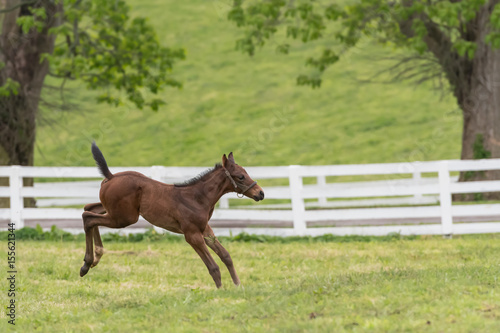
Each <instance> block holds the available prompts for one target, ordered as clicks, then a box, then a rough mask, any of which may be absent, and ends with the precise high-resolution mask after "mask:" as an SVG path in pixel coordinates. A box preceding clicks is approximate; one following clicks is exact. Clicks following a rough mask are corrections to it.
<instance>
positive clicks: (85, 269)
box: [80, 265, 90, 277]
mask: <svg viewBox="0 0 500 333" xmlns="http://www.w3.org/2000/svg"><path fill="white" fill-rule="evenodd" d="M89 269H90V267H88V266H86V265H83V266H82V268H80V277H84V276H85V274H87V273H88V271H89Z"/></svg>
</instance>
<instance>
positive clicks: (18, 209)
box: [9, 165, 24, 229]
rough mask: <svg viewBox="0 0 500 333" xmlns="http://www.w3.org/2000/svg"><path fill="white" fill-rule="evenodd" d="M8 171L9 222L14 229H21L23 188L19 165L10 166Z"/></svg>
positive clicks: (22, 223)
mask: <svg viewBox="0 0 500 333" xmlns="http://www.w3.org/2000/svg"><path fill="white" fill-rule="evenodd" d="M10 170H11V172H10V177H9V187H10V222H11V223H14V226H15V228H16V229H21V228H22V227H24V220H23V217H22V210H23V207H24V200H23V197H21V190H22V187H23V178H22V176H21V167H20V166H19V165H12V166H11V167H10Z"/></svg>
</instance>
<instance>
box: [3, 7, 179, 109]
mask: <svg viewBox="0 0 500 333" xmlns="http://www.w3.org/2000/svg"><path fill="white" fill-rule="evenodd" d="M56 2H57V4H58V6H60V7H59V8H60V10H58V11H57V13H56V14H55V17H47V16H48V15H47V14H46V8H45V7H44V5H43V3H35V4H33V5H32V6H31V7H30V8H29V10H30V13H31V15H24V16H20V17H18V19H17V24H18V25H19V26H20V27H21V31H22V33H23V34H25V35H26V36H28V37H29V34H30V33H36V32H39V33H40V32H42V31H43V29H44V27H46V25H47V24H48V22H49V20H54V19H55V20H58V21H59V22H60V23H59V24H57V25H56V26H55V27H52V28H50V29H49V30H48V33H49V34H54V35H55V36H56V43H55V48H54V51H53V52H52V53H51V54H44V55H43V56H42V60H44V59H47V60H48V61H49V62H50V72H49V74H50V75H52V76H55V77H58V78H62V79H63V80H66V79H78V80H81V81H83V82H84V83H85V84H86V86H87V88H89V89H91V90H98V91H101V92H102V93H101V94H100V95H99V97H98V100H99V101H100V102H106V103H109V104H112V105H119V104H120V103H122V99H123V97H122V96H123V95H125V98H126V99H128V100H129V101H131V102H133V103H134V104H135V106H137V107H138V108H140V109H142V108H144V107H150V108H151V109H153V110H158V107H159V106H160V105H161V104H164V103H165V102H164V101H163V100H162V99H160V98H149V96H150V95H157V94H158V93H159V92H160V90H161V89H163V88H164V87H165V86H172V87H177V88H181V83H180V82H179V81H177V80H175V79H174V78H173V77H172V76H171V71H172V67H173V65H174V63H175V61H177V60H181V59H184V58H185V53H184V50H183V49H172V48H168V47H163V46H161V45H160V43H159V41H158V37H157V35H156V33H155V31H154V29H153V28H152V27H151V25H150V24H148V21H147V19H145V18H141V17H134V18H132V17H131V16H130V13H129V7H128V6H127V4H126V3H125V1H123V0H116V1H108V0H57V1H56ZM0 66H1V64H0ZM0 70H1V67H0ZM18 89H19V86H18V84H16V82H13V81H12V80H9V81H7V82H6V83H4V85H3V87H0V95H2V94H9V93H14V94H17V90H18ZM120 92H121V93H120Z"/></svg>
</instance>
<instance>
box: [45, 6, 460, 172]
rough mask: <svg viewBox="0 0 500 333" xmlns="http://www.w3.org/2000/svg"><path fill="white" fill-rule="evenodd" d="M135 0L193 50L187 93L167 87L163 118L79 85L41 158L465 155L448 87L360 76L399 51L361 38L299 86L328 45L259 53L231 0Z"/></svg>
mask: <svg viewBox="0 0 500 333" xmlns="http://www.w3.org/2000/svg"><path fill="white" fill-rule="evenodd" d="M128 2H129V4H130V5H131V7H132V10H133V14H134V15H141V16H145V17H149V18H150V22H151V23H152V24H153V25H154V27H155V28H156V30H157V32H158V36H159V38H160V40H161V42H162V43H163V44H164V45H168V46H174V47H184V48H185V49H186V52H187V59H186V60H185V61H183V62H180V63H178V64H177V65H176V66H175V68H174V74H175V75H176V77H177V78H178V79H179V80H181V81H182V82H183V83H184V88H183V89H182V90H180V91H179V90H174V89H168V90H166V91H164V92H163V93H162V96H163V97H164V98H165V100H166V101H167V102H168V105H166V106H164V107H163V108H162V109H161V110H160V111H159V112H157V113H155V112H152V111H148V110H144V111H140V110H136V109H135V108H133V107H131V106H130V105H123V106H121V107H119V108H113V107H110V106H107V105H97V104H96V103H95V96H96V93H94V92H89V91H87V90H86V89H85V87H83V86H82V85H79V84H78V83H74V84H70V85H69V86H70V87H71V89H70V90H69V91H68V92H67V94H66V99H67V100H68V101H70V102H72V103H73V104H74V107H72V108H71V109H70V110H68V111H65V112H60V111H58V110H57V109H55V108H45V109H44V110H43V111H42V112H41V118H40V119H41V121H40V124H41V125H40V127H39V128H38V131H37V149H36V156H35V163H36V165H49V166H51V165H54V166H56V165H57V166H63V165H67V166H76V165H88V166H91V165H94V162H93V160H92V157H91V154H90V142H91V141H92V139H95V140H96V141H97V142H98V144H99V146H100V147H101V149H102V150H103V152H104V155H105V156H106V158H107V159H108V162H109V164H110V165H121V166H133V165H182V166H187V165H207V166H208V165H213V163H216V162H218V161H220V157H221V156H222V154H223V153H228V152H229V151H234V153H235V157H236V160H237V161H238V162H240V164H242V165H289V164H308V165H314V164H344V163H367V162H399V161H414V160H436V159H456V158H459V157H460V150H461V145H460V140H461V113H460V112H457V107H456V103H455V101H454V100H453V98H452V97H451V95H450V94H445V95H444V97H443V96H442V93H441V91H440V90H439V89H438V88H436V87H433V86H432V85H431V84H430V83H429V84H424V85H419V86H416V85H415V84H413V83H393V84H381V83H362V82H361V81H362V80H365V79H367V78H370V77H372V75H373V74H374V73H376V72H378V71H379V70H380V69H382V68H384V67H388V66H389V65H390V64H393V63H394V62H393V61H389V60H383V58H386V57H390V56H394V55H395V53H394V51H393V50H392V49H391V48H390V47H387V48H382V47H380V46H377V45H374V43H373V42H372V41H370V40H365V41H363V42H362V43H360V45H359V46H358V47H357V48H355V49H353V50H351V51H350V52H348V53H347V55H346V56H345V57H344V59H342V61H341V62H339V63H338V64H336V65H335V66H334V67H333V68H332V69H331V70H329V71H328V72H327V73H326V75H325V76H324V82H323V86H322V87H321V89H316V90H312V89H310V88H305V87H298V86H297V85H296V84H295V82H296V77H297V76H298V75H299V74H303V73H308V71H309V70H310V69H309V68H307V67H305V66H304V63H305V59H306V58H307V57H309V56H313V55H315V54H316V52H319V51H320V48H319V45H315V44H312V45H301V44H296V45H294V46H293V50H294V51H293V52H292V53H291V54H290V55H288V56H285V55H281V54H277V53H276V52H275V48H276V45H277V44H278V43H280V42H282V41H283V40H284V37H283V36H281V35H278V36H277V37H275V39H274V40H273V41H271V43H270V45H268V46H267V47H265V48H264V49H263V50H262V51H261V52H258V54H257V55H256V56H255V57H253V58H251V57H249V56H248V55H245V54H242V53H241V52H239V51H236V50H235V43H236V39H237V38H238V36H240V34H241V31H239V30H237V28H236V27H235V26H234V24H232V23H231V22H229V21H228V20H227V19H226V14H227V11H228V10H229V5H230V3H231V1H229V0H211V1H206V0H203V1H202V0H193V1H174V0H168V1H163V0H148V1H139V0H130V1H128ZM384 79H387V77H379V78H377V79H376V80H378V81H382V80H384ZM50 83H51V84H57V82H54V81H50ZM45 99H46V100H48V101H49V102H53V103H55V102H56V101H58V100H59V99H60V96H59V91H55V92H54V91H52V92H50V91H49V90H46V91H45ZM42 120H46V121H42ZM47 121H48V122H47Z"/></svg>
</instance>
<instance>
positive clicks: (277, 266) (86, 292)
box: [0, 235, 500, 332]
mask: <svg viewBox="0 0 500 333" xmlns="http://www.w3.org/2000/svg"><path fill="white" fill-rule="evenodd" d="M225 245H226V247H227V248H228V250H229V251H230V253H231V255H232V256H233V259H234V262H235V264H236V268H237V271H238V273H239V275H240V278H241V281H242V284H243V286H242V287H239V288H237V287H234V286H233V285H232V283H231V279H230V276H229V274H228V272H227V270H226V268H225V267H224V266H223V265H222V263H221V262H220V260H218V258H217V261H218V263H219V265H220V267H221V271H222V278H223V288H222V289H220V290H217V289H216V288H215V286H214V284H213V281H212V279H211V277H210V276H209V274H208V272H207V270H206V268H205V266H204V265H203V263H202V261H201V260H200V259H199V258H198V256H197V255H196V254H195V252H194V251H193V250H192V249H191V248H190V246H189V245H188V244H186V243H183V242H171V241H170V242H166V241H165V242H162V241H160V242H146V241H143V242H138V243H113V242H112V243H107V244H105V248H106V253H105V255H104V257H103V259H102V261H101V263H100V264H99V266H97V267H96V268H93V269H92V270H91V271H90V272H89V274H88V275H87V276H86V277H84V278H80V277H79V275H78V272H79V269H80V266H81V263H82V259H83V255H84V243H83V242H80V241H76V242H51V241H19V242H18V255H17V262H18V269H19V273H18V280H17V304H18V322H17V325H16V328H17V330H18V331H19V332H38V331H40V332H146V331H147V332H236V331H238V332H283V331H286V332H302V331H312V332H316V331H318V332H348V331H349V332H350V331H365V330H369V331H372V332H403V331H411V332H418V331H426V332H428V331H430V332H493V331H497V330H498V327H500V297H499V289H498V288H499V282H498V277H499V275H500V257H499V256H498V253H499V251H500V236H499V235H489V236H467V237H460V238H455V239H453V240H445V239H442V238H440V237H429V238H420V239H417V240H395V241H389V242H349V243H341V242H326V243H321V242H311V243H304V242H290V243H286V244H280V243H275V242H273V243H256V242H250V243H243V242H225ZM4 257H5V253H4ZM1 288H2V290H7V285H6V280H5V279H3V280H2V282H1ZM4 299H5V298H4ZM0 318H1V326H0V327H3V328H2V331H6V330H4V328H5V327H6V326H7V319H6V317H5V313H4V312H3V311H2V312H1V314H0Z"/></svg>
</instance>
